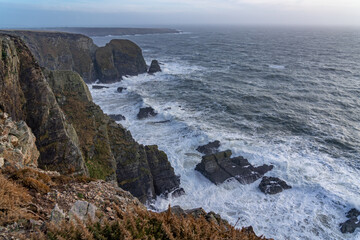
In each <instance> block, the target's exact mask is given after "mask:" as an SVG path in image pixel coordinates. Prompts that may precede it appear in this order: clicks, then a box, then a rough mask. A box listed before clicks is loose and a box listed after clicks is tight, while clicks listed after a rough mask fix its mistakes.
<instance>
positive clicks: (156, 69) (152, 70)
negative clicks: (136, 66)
mask: <svg viewBox="0 0 360 240" xmlns="http://www.w3.org/2000/svg"><path fill="white" fill-rule="evenodd" d="M156 72H161V68H160V65H159V62H158V61H157V60H152V61H151V64H150V67H149V71H148V73H149V74H154V73H156Z"/></svg>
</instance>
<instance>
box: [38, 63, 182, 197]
mask: <svg viewBox="0 0 360 240" xmlns="http://www.w3.org/2000/svg"><path fill="white" fill-rule="evenodd" d="M44 73H45V76H46V78H47V80H48V82H49V84H50V86H51V88H52V90H53V92H54V94H55V96H56V99H57V102H58V104H59V106H60V107H61V108H62V110H63V111H64V113H65V115H66V117H67V119H68V121H69V122H70V123H71V124H72V125H73V126H74V128H75V131H76V133H77V135H78V138H79V144H80V147H81V151H82V154H83V156H84V158H85V164H86V166H87V169H88V171H89V176H90V177H94V178H97V179H104V180H116V181H117V182H118V184H119V186H120V187H121V188H123V189H125V190H127V191H130V192H131V193H132V194H133V195H134V196H136V197H138V198H139V199H140V200H141V201H142V202H145V201H146V200H149V199H152V198H154V197H155V196H156V195H160V194H166V193H169V192H171V191H173V190H175V189H177V188H178V187H179V184H180V181H179V177H177V176H176V175H175V174H174V169H173V168H172V167H171V165H170V163H169V161H168V159H167V156H166V154H165V153H164V152H162V151H159V150H158V149H157V146H143V145H140V144H138V143H137V142H136V141H135V140H134V139H133V138H132V136H131V133H130V132H129V131H127V130H126V129H125V128H123V127H122V126H121V125H119V124H117V123H116V122H115V121H114V120H113V119H111V118H110V117H109V116H107V115H106V114H104V113H103V111H102V110H101V108H100V107H99V106H98V105H96V104H95V103H93V102H92V99H91V95H90V93H89V89H88V87H87V85H86V84H85V83H84V82H83V80H82V79H81V77H80V76H79V74H77V73H74V72H70V71H48V70H44Z"/></svg>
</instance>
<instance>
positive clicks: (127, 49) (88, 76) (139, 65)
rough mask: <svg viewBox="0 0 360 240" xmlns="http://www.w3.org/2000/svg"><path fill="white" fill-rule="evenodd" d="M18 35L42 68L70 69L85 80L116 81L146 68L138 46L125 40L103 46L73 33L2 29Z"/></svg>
mask: <svg viewBox="0 0 360 240" xmlns="http://www.w3.org/2000/svg"><path fill="white" fill-rule="evenodd" d="M0 32H3V33H7V34H11V35H15V36H19V37H21V38H22V39H23V41H24V42H25V43H26V45H27V46H28V47H29V48H30V50H31V52H32V53H33V55H34V56H35V58H36V60H37V61H38V62H39V64H40V65H41V66H42V67H46V68H48V69H50V70H71V71H75V72H77V73H79V74H80V75H81V76H82V77H83V79H84V80H85V81H86V82H88V83H91V82H95V81H96V80H97V79H99V80H100V82H102V83H110V82H116V81H119V80H121V79H122V76H126V75H129V76H133V75H137V74H140V73H145V72H146V70H147V67H146V63H145V60H144V58H143V56H142V51H141V49H140V48H139V47H138V46H137V45H136V44H135V43H133V42H131V41H129V40H119V39H116V40H112V41H110V43H108V44H107V45H106V46H105V47H100V48H99V47H98V46H96V45H95V44H94V43H93V41H92V39H91V38H89V37H87V36H84V35H81V34H74V33H64V32H46V31H21V30H14V31H12V30H11V31H10V30H9V31H4V30H1V31H0Z"/></svg>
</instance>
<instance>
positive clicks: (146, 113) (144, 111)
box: [137, 107, 157, 119]
mask: <svg viewBox="0 0 360 240" xmlns="http://www.w3.org/2000/svg"><path fill="white" fill-rule="evenodd" d="M156 115H157V113H156V112H155V110H154V109H153V108H152V107H144V108H140V110H139V113H138V114H137V118H138V119H144V118H148V117H154V116H156Z"/></svg>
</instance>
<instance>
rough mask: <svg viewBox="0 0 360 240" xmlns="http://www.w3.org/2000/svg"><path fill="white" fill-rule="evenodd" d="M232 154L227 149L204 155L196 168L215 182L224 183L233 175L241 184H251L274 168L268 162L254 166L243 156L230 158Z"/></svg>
mask: <svg viewBox="0 0 360 240" xmlns="http://www.w3.org/2000/svg"><path fill="white" fill-rule="evenodd" d="M231 154H232V153H231V151H230V150H227V151H224V152H218V153H215V154H211V155H207V156H204V157H203V158H202V160H201V162H200V163H199V164H198V165H196V168H195V170H197V171H199V172H201V173H202V174H203V175H204V176H205V177H207V178H208V179H209V180H210V181H212V182H213V183H215V184H220V183H223V182H224V181H225V180H227V179H229V178H232V177H233V178H235V179H236V180H238V181H239V182H240V183H241V184H249V183H252V182H254V181H256V180H257V179H259V178H261V177H262V176H263V175H264V174H265V173H266V172H268V171H270V170H271V169H272V168H273V166H272V165H266V164H265V165H262V166H259V167H254V166H252V165H251V164H250V163H249V162H248V160H246V159H245V158H243V157H235V158H230V157H231Z"/></svg>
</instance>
